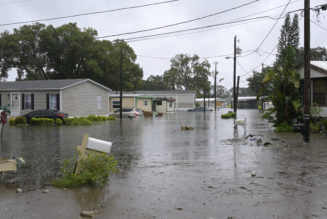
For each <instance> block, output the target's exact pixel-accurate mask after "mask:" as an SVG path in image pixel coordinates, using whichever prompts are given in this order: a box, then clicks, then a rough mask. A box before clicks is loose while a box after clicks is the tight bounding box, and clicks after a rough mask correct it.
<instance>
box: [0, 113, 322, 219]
mask: <svg viewBox="0 0 327 219" xmlns="http://www.w3.org/2000/svg"><path fill="white" fill-rule="evenodd" d="M224 112H226V110H222V111H218V112H217V113H214V112H210V113H206V114H203V113H202V112H196V113H195V112H177V113H172V114H167V115H165V116H163V117H157V118H145V119H140V120H128V119H125V120H123V121H119V120H117V121H108V122H103V123H99V124H96V125H92V126H87V127H50V128H40V127H30V126H17V127H9V126H6V129H5V133H4V135H5V138H4V140H2V142H1V143H0V154H1V156H10V157H11V156H17V157H19V156H22V157H23V158H24V159H25V161H26V164H25V165H24V166H23V167H22V168H20V169H19V171H18V172H17V173H10V174H9V173H8V174H6V175H5V177H4V179H3V180H2V182H0V218H79V215H80V213H81V211H83V210H94V211H95V212H96V214H95V218H208V219H209V218H327V187H326V186H327V168H326V167H327V159H326V158H327V137H326V136H324V135H319V134H316V135H312V136H311V142H310V143H309V144H303V140H302V136H301V135H300V134H297V133H294V134H275V133H274V132H273V131H272V127H271V125H270V124H269V123H267V122H266V121H262V120H261V119H260V113H258V111H257V110H239V112H238V115H239V118H247V123H248V125H247V128H246V129H247V130H246V133H244V130H243V128H242V127H241V126H240V127H238V128H237V129H236V130H235V129H234V128H233V120H222V119H221V118H220V114H221V113H224ZM181 126H191V127H194V130H189V131H182V130H181ZM84 133H89V134H90V136H91V137H95V138H99V139H103V140H108V141H112V142H113V146H112V153H113V154H114V155H115V157H116V159H117V161H118V163H119V168H120V173H118V174H115V175H113V176H111V178H110V181H109V183H108V185H107V186H105V187H104V188H97V187H91V188H90V187H83V188H80V189H66V190H64V189H56V188H53V187H51V186H50V185H49V181H50V180H51V179H54V178H55V177H56V176H57V175H58V173H59V168H60V166H61V165H62V163H63V161H64V160H65V159H70V158H72V157H73V156H74V155H75V153H76V152H75V146H77V145H79V144H80V143H81V141H82V137H83V134H84ZM250 133H251V134H254V135H255V136H254V137H249V138H248V139H245V138H244V137H245V136H247V135H248V134H250ZM258 138H261V139H262V141H263V142H262V143H265V142H269V143H271V145H269V144H268V146H263V144H261V145H259V146H257V143H256V140H257V139H258ZM272 139H273V140H272ZM18 187H19V188H22V189H23V192H22V193H16V188H18ZM47 190H48V191H47Z"/></svg>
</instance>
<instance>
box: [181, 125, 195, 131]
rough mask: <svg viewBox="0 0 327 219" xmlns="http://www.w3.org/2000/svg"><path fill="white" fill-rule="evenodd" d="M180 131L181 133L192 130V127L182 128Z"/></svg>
mask: <svg viewBox="0 0 327 219" xmlns="http://www.w3.org/2000/svg"><path fill="white" fill-rule="evenodd" d="M181 130H182V131H189V130H194V128H193V127H192V126H182V127H181Z"/></svg>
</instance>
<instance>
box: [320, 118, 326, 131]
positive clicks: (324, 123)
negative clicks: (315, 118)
mask: <svg viewBox="0 0 327 219" xmlns="http://www.w3.org/2000/svg"><path fill="white" fill-rule="evenodd" d="M319 125H321V126H324V127H325V129H326V130H327V119H324V120H321V121H320V122H319Z"/></svg>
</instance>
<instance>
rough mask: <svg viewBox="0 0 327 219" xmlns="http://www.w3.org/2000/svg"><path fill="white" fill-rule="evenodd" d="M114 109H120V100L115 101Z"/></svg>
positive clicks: (113, 102) (113, 103)
mask: <svg viewBox="0 0 327 219" xmlns="http://www.w3.org/2000/svg"><path fill="white" fill-rule="evenodd" d="M112 108H120V100H113V101H112Z"/></svg>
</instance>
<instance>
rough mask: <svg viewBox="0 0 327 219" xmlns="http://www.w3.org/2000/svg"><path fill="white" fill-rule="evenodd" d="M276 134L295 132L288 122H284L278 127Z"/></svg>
mask: <svg viewBox="0 0 327 219" xmlns="http://www.w3.org/2000/svg"><path fill="white" fill-rule="evenodd" d="M274 131H275V132H277V133H281V132H294V129H293V126H291V125H290V124H288V123H287V122H282V123H281V124H279V125H278V126H276V128H275V130H274Z"/></svg>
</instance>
